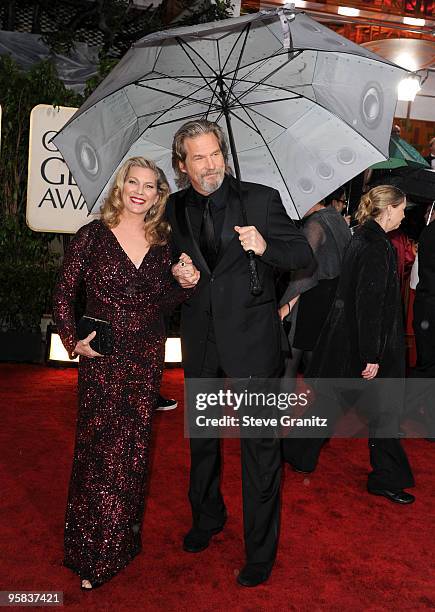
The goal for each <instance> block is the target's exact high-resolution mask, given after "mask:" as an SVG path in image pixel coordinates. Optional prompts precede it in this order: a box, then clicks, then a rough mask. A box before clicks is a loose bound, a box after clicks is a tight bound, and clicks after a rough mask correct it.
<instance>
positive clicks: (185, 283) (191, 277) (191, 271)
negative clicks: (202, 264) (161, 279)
mask: <svg viewBox="0 0 435 612" xmlns="http://www.w3.org/2000/svg"><path fill="white" fill-rule="evenodd" d="M172 275H173V277H174V278H175V279H176V281H177V282H178V283H179V285H180V286H181V287H183V289H192V288H193V287H195V285H196V284H197V283H198V281H199V279H200V276H201V272H200V271H199V270H198V269H197V268H196V266H194V264H193V263H192V260H191V258H190V257H189V255H187V254H186V253H181V255H180V258H179V260H178V263H176V264H174V265H173V266H172Z"/></svg>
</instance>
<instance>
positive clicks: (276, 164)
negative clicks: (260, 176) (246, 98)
mask: <svg viewBox="0 0 435 612" xmlns="http://www.w3.org/2000/svg"><path fill="white" fill-rule="evenodd" d="M243 110H244V111H245V113H246V114H247V115H248V117H249V119H250V120H251V121H252V123H253V125H254V126H255V130H256V132H257V133H258V135H259V136H260V138H261V140H262V141H263V143H264V146H265V147H266V149H267V150H268V152H269V155H270V157H271V158H272V160H273V163H274V164H275V166H276V169H277V170H278V172H279V175H280V176H281V179H282V181H283V183H284V185H285V187H286V189H287V193H288V194H289V196H290V199H291V201H292V203H293V206H294V209H295V211H296V213H297V215H298V217H299V219H300V218H301V216H300V214H299V211H298V209H297V208H296V205H295V203H294V200H293V197H292V195H291V192H290V188H289V186H288V185H287V181H286V180H285V178H284V175H283V173H282V172H281V169H280V167H279V165H278V163H277V161H276V159H275V156H274V154H273V153H272V151H271V149H270V147H269V145H268V143H267V142H266V140H265V138H264V136H263V134H262V133H261V130H260V129H259V128H258V126H257V124H256V123H255V121H254V119H253V118H252V117H251V115H250V114H249V112H248V110H247V109H246V108H243ZM230 112H231V111H230ZM232 114H233V115H234V116H235V117H236V118H237V119H239V121H242V122H243V123H245V124H246V122H245V121H243V119H241V118H240V117H239V116H238V115H236V114H235V113H232Z"/></svg>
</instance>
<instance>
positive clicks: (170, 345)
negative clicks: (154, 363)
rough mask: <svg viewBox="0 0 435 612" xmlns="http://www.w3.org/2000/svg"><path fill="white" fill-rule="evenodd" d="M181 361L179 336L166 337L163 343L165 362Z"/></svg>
mask: <svg viewBox="0 0 435 612" xmlns="http://www.w3.org/2000/svg"><path fill="white" fill-rule="evenodd" d="M180 362H181V341H180V338H167V340H166V344H165V363H180Z"/></svg>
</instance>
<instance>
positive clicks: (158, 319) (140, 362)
mask: <svg viewBox="0 0 435 612" xmlns="http://www.w3.org/2000/svg"><path fill="white" fill-rule="evenodd" d="M168 196H169V186H168V183H167V180H166V177H165V176H164V174H163V172H162V171H161V170H160V169H159V168H158V167H157V166H156V165H155V163H154V162H152V161H150V160H147V159H145V158H143V157H135V158H131V159H129V160H127V161H126V162H125V163H124V164H123V165H122V166H121V168H120V169H119V171H118V173H117V175H116V178H115V180H114V182H113V185H112V187H111V190H110V193H109V195H108V197H107V199H106V201H105V203H104V205H103V207H102V209H101V219H100V220H96V221H92V222H91V223H89V224H88V225H85V226H84V227H82V228H80V229H79V231H78V232H77V234H76V235H75V237H74V238H73V240H72V241H71V244H70V246H69V249H68V251H67V253H66V254H65V258H64V262H63V266H62V269H61V271H60V276H59V279H58V283H57V287H56V290H55V295H54V316H55V320H56V325H57V327H58V331H59V333H60V336H61V338H62V342H63V344H64V346H65V347H66V349H67V350H68V352H69V353H70V355H71V356H74V355H80V361H79V382H78V391H79V410H78V420H77V432H76V442H75V450H74V461H73V467H72V475H71V481H70V486H69V495H68V502H67V509H66V523H65V558H64V565H65V566H66V567H69V568H70V569H72V570H73V571H75V572H76V573H77V574H78V575H79V576H80V578H81V588H82V589H84V590H91V589H93V588H96V587H97V586H100V585H101V584H103V583H104V582H106V581H107V580H109V579H110V578H111V577H112V576H114V575H115V574H116V573H117V572H118V571H119V570H121V569H122V568H123V567H125V566H126V565H127V564H128V563H129V561H131V559H133V557H134V556H135V555H136V554H138V553H139V552H140V550H141V546H142V543H141V531H142V518H143V511H144V488H145V485H146V481H147V469H148V468H147V460H148V453H149V445H150V435H151V417H152V414H153V411H154V408H155V402H156V398H157V394H158V390H159V387H160V381H161V376H162V369H163V359H164V340H165V330H164V324H163V313H164V312H166V311H168V310H170V309H171V308H172V307H174V306H175V305H176V304H177V303H178V302H181V301H183V300H184V299H186V298H187V297H188V296H189V293H190V292H189V291H187V290H183V289H181V288H180V287H179V286H178V284H176V283H175V282H174V281H173V280H172V275H171V272H170V266H171V255H170V246H169V244H168V240H169V234H170V229H169V226H168V224H167V222H166V221H165V220H164V214H165V206H166V201H167V199H168ZM81 283H84V285H85V290H86V316H87V317H93V318H94V319H98V320H104V321H107V322H108V323H109V324H110V325H111V328H112V335H113V351H112V352H111V353H110V354H105V355H101V354H100V353H98V352H96V351H95V350H94V349H93V348H92V346H91V343H92V340H94V338H95V336H96V331H95V330H93V331H92V332H91V333H89V335H87V336H86V337H85V338H82V339H79V337H78V333H77V328H76V322H75V319H74V303H75V299H76V296H77V291H78V288H79V285H80V284H81ZM88 321H89V319H88Z"/></svg>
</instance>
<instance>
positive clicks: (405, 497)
mask: <svg viewBox="0 0 435 612" xmlns="http://www.w3.org/2000/svg"><path fill="white" fill-rule="evenodd" d="M367 490H368V492H369V493H371V494H372V495H381V496H382V497H386V498H387V499H389V500H390V501H392V502H395V503H396V504H412V503H413V502H415V497H414V495H411V493H407V492H406V491H389V490H388V489H367Z"/></svg>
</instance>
